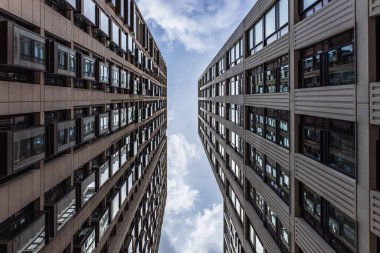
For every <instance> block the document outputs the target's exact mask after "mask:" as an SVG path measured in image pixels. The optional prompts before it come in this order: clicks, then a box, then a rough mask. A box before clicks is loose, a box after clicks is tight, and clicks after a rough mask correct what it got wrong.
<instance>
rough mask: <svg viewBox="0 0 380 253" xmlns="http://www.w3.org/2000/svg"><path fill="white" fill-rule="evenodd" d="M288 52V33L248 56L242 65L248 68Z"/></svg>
mask: <svg viewBox="0 0 380 253" xmlns="http://www.w3.org/2000/svg"><path fill="white" fill-rule="evenodd" d="M288 53H289V35H288V34H286V35H284V36H282V37H281V38H279V39H278V40H276V41H275V42H273V43H271V44H269V45H268V46H266V47H264V48H263V49H261V50H260V51H259V52H257V53H255V54H253V55H251V56H249V57H248V58H247V59H246V60H245V62H244V67H245V69H246V70H248V69H251V68H254V67H256V66H258V65H261V64H263V63H265V62H267V61H270V60H273V59H275V58H278V57H280V56H283V55H285V54H288Z"/></svg>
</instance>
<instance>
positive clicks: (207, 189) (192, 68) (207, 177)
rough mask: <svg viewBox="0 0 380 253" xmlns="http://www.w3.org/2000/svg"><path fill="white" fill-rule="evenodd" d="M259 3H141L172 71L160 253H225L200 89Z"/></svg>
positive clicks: (247, 0) (144, 0)
mask: <svg viewBox="0 0 380 253" xmlns="http://www.w3.org/2000/svg"><path fill="white" fill-rule="evenodd" d="M254 2H255V1H254V0H233V1H231V0H139V1H137V4H138V6H139V8H140V10H141V12H142V15H143V17H144V19H145V21H146V22H147V23H148V25H149V28H150V31H151V32H152V34H153V36H154V38H155V40H156V42H157V44H158V46H159V48H160V50H161V53H162V54H163V56H164V59H165V61H166V64H167V67H168V196H167V202H166V209H165V216H164V223H163V227H162V234H161V242H160V251H159V253H219V252H222V248H223V199H222V196H221V193H220V191H219V188H218V186H217V183H216V180H215V178H214V175H213V173H212V170H211V167H210V165H209V163H208V160H207V158H206V155H205V152H204V150H203V147H202V145H201V142H200V140H199V137H198V130H197V124H198V120H197V118H198V108H197V106H198V102H197V101H198V98H197V94H198V93H197V83H198V78H199V77H200V75H201V74H202V72H203V70H204V69H205V68H206V67H207V65H208V64H209V63H210V62H211V60H212V59H213V57H214V56H215V55H216V53H217V52H218V51H219V49H220V48H221V47H222V46H223V44H224V43H225V41H226V40H227V39H228V38H229V36H230V35H231V34H232V32H233V31H234V30H235V29H236V27H237V26H238V24H239V23H240V22H241V21H242V19H243V17H245V16H246V14H247V13H248V11H249V10H250V9H251V8H252V6H253V4H254Z"/></svg>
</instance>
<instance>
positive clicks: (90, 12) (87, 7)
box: [81, 0, 96, 25]
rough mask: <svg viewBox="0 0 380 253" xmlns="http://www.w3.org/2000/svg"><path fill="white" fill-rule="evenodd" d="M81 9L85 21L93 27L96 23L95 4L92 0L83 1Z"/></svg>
mask: <svg viewBox="0 0 380 253" xmlns="http://www.w3.org/2000/svg"><path fill="white" fill-rule="evenodd" d="M81 8H82V14H83V15H84V16H85V17H86V19H87V20H88V21H89V22H91V23H92V24H93V25H95V22H96V18H95V17H96V15H95V12H96V4H95V3H94V2H93V1H92V0H84V1H83V5H82V6H81Z"/></svg>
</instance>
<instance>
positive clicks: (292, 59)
mask: <svg viewBox="0 0 380 253" xmlns="http://www.w3.org/2000/svg"><path fill="white" fill-rule="evenodd" d="M298 2H299V1H298V0H289V66H290V69H289V71H290V74H289V88H290V89H289V120H290V152H289V155H290V157H289V172H290V205H289V214H290V217H289V230H290V245H291V247H290V251H291V252H292V253H295V252H299V249H298V247H297V246H296V243H295V227H294V220H295V217H297V216H299V215H300V210H299V207H298V203H299V201H298V196H299V191H298V186H299V184H298V182H297V180H296V178H295V152H296V151H297V147H296V146H297V143H298V138H297V136H298V120H297V117H296V116H295V114H294V107H295V106H294V90H295V88H297V87H298V69H297V66H298V60H299V52H298V51H295V50H294V25H295V24H296V23H297V22H298V21H299V16H298Z"/></svg>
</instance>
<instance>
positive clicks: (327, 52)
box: [198, 0, 380, 253]
mask: <svg viewBox="0 0 380 253" xmlns="http://www.w3.org/2000/svg"><path fill="white" fill-rule="evenodd" d="M236 15H239V14H238V13H237V14H236ZM198 87H199V93H198V95H199V100H198V101H199V102H198V103H199V129H198V130H199V136H200V139H201V141H202V143H203V145H204V149H205V151H206V152H207V155H208V158H209V161H210V164H211V167H212V169H213V172H214V174H215V177H216V180H217V182H218V185H219V187H220V190H221V192H222V194H223V197H224V231H223V233H224V252H235V253H240V252H257V253H262V252H268V253H276V252H296V253H299V252H304V253H314V252H315V253H317V252H319V253H320V252H340V253H343V252H344V253H347V252H360V253H364V252H371V253H375V252H380V239H379V238H380V168H379V164H380V142H379V132H380V131H379V130H380V127H379V125H380V106H379V105H380V1H378V0H289V1H288V0H258V1H257V2H256V3H255V5H254V7H253V8H252V9H251V10H250V11H249V13H248V15H247V16H246V17H245V18H244V19H243V21H242V22H241V24H240V25H239V26H238V27H237V29H236V30H235V31H234V32H233V34H232V36H231V37H230V38H229V39H228V40H227V42H226V43H225V44H224V46H223V47H222V49H221V50H220V51H219V52H218V54H217V55H216V56H215V57H214V59H213V60H212V61H211V63H210V64H209V65H208V67H207V68H206V69H205V71H204V72H203V73H202V75H201V76H200V78H199V82H198Z"/></svg>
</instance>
